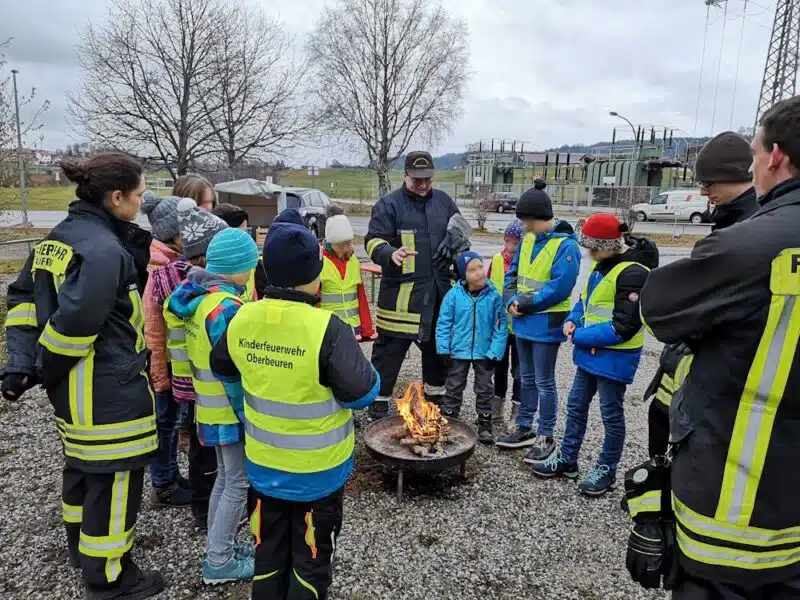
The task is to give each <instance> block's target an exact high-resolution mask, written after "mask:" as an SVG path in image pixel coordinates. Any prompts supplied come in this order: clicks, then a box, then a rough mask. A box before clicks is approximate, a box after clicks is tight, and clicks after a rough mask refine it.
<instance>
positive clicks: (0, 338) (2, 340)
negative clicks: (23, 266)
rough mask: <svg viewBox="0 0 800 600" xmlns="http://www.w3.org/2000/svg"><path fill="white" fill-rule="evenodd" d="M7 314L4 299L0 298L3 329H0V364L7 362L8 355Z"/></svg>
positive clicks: (0, 315)
mask: <svg viewBox="0 0 800 600" xmlns="http://www.w3.org/2000/svg"><path fill="white" fill-rule="evenodd" d="M7 313H8V307H7V306H6V297H5V296H0V323H3V327H0V362H2V363H3V364H5V363H6V361H7V360H8V353H7V352H6V328H5V322H6V314H7Z"/></svg>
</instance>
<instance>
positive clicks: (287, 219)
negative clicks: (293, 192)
mask: <svg viewBox="0 0 800 600" xmlns="http://www.w3.org/2000/svg"><path fill="white" fill-rule="evenodd" d="M273 223H294V224H295V225H305V222H304V221H303V216H302V215H301V214H300V211H299V210H297V209H296V208H287V209H284V210H282V211H281V214H279V215H278V216H277V217H275V220H274V221H273Z"/></svg>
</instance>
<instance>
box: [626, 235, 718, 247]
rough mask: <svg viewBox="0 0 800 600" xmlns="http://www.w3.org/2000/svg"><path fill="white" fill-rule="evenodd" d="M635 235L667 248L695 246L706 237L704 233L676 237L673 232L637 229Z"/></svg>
mask: <svg viewBox="0 0 800 600" xmlns="http://www.w3.org/2000/svg"><path fill="white" fill-rule="evenodd" d="M633 235H639V236H641V237H645V238H647V239H648V240H650V241H652V242H655V243H656V245H657V246H660V247H667V248H693V247H694V245H695V242H697V241H698V240H702V239H703V238H704V237H706V236H704V235H691V234H684V235H681V236H678V237H677V238H675V237H672V234H671V233H637V232H635V231H634V233H633Z"/></svg>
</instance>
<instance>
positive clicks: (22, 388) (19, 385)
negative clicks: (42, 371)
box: [0, 373, 36, 402]
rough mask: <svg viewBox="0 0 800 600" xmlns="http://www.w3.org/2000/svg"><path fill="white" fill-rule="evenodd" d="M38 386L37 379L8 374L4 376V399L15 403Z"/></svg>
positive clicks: (23, 375)
mask: <svg viewBox="0 0 800 600" xmlns="http://www.w3.org/2000/svg"><path fill="white" fill-rule="evenodd" d="M35 385H36V377H34V376H32V375H26V374H25V373H6V374H5V375H4V376H3V384H2V387H1V388H0V390H2V394H3V398H5V399H6V400H10V401H11V402H14V401H15V400H19V399H20V397H21V396H22V394H24V393H25V392H27V391H28V390H29V389H31V388H32V387H33V386H35Z"/></svg>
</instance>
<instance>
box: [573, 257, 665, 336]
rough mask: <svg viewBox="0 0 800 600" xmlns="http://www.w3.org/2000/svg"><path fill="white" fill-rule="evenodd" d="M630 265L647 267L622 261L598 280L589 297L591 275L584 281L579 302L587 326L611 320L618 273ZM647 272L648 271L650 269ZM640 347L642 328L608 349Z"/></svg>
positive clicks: (642, 334)
mask: <svg viewBox="0 0 800 600" xmlns="http://www.w3.org/2000/svg"><path fill="white" fill-rule="evenodd" d="M631 265H639V266H640V267H642V268H643V269H647V267H645V266H644V265H642V264H639V263H637V262H632V261H622V262H620V263H619V264H617V265H616V266H615V267H614V268H613V269H611V270H610V271H609V272H608V274H607V275H606V276H605V277H603V279H602V280H600V282H599V283H598V284H597V285H596V286H595V288H594V289H593V290H592V294H591V296H589V280H590V279H591V274H590V275H589V278H588V279H587V280H586V285H585V286H583V291H582V292H581V302H583V320H584V323H585V324H586V325H587V326H588V325H597V324H599V323H607V322H608V321H610V320H611V319H612V318H613V316H614V297H615V296H616V295H617V278H618V277H619V275H620V273H622V272H623V271H624V270H625V269H627V268H628V267H630V266H631ZM595 268H597V265H596V264H595V265H594V267H593V268H592V273H593V272H594V269H595ZM647 270H648V271H649V270H650V269H647ZM642 346H644V328H642V327H640V328H639V331H637V332H636V335H634V336H633V337H632V338H631V339H629V340H628V341H627V342H622V343H621V344H614V345H613V346H608V347H609V348H611V349H612V350H633V349H636V348H641V347H642Z"/></svg>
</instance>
